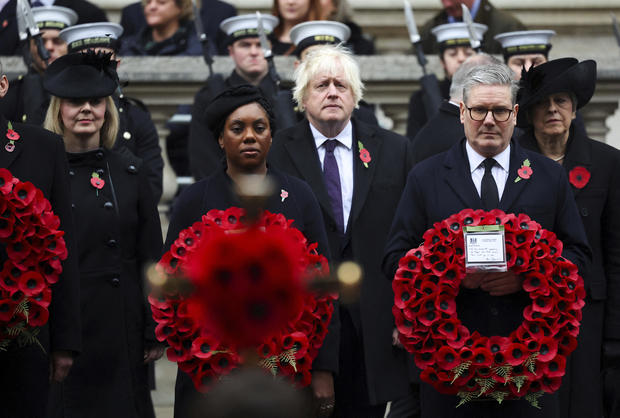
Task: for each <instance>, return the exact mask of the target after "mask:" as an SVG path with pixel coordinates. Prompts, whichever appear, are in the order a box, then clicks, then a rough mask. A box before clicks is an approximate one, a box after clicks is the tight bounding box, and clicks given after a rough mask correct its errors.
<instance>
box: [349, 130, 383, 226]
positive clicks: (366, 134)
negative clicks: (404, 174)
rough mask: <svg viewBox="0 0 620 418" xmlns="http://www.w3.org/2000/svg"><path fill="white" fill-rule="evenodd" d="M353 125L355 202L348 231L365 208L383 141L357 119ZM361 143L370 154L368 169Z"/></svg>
mask: <svg viewBox="0 0 620 418" xmlns="http://www.w3.org/2000/svg"><path fill="white" fill-rule="evenodd" d="M352 123H353V143H352V144H351V149H352V151H353V201H352V203H351V214H350V215H349V222H348V224H347V225H348V226H347V229H350V227H351V225H352V224H353V223H354V222H355V220H356V219H357V217H358V216H359V214H360V212H361V211H362V208H363V207H364V203H365V202H366V198H367V197H368V191H369V190H370V185H371V183H372V179H373V178H374V175H375V167H376V166H377V164H376V162H377V161H379V159H380V153H381V141H380V140H379V138H377V136H376V135H375V131H374V129H373V128H372V127H370V126H368V125H366V124H364V123H363V122H359V121H357V120H355V119H352ZM359 142H361V143H362V145H363V147H364V148H365V149H366V150H367V151H368V153H369V154H370V162H369V163H367V164H368V167H366V166H364V163H363V162H362V160H361V158H360V147H359ZM373 160H374V161H373Z"/></svg>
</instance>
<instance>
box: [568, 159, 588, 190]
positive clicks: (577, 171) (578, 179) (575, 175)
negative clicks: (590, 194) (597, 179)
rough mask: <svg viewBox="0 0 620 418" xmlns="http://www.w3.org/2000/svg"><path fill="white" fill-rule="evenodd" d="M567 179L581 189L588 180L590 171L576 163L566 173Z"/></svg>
mask: <svg viewBox="0 0 620 418" xmlns="http://www.w3.org/2000/svg"><path fill="white" fill-rule="evenodd" d="M568 181H570V184H572V185H573V186H575V187H576V188H578V189H583V188H584V187H586V184H588V182H589V181H590V172H589V171H588V169H587V168H585V167H583V166H581V165H578V166H575V167H573V169H572V170H571V171H569V173H568Z"/></svg>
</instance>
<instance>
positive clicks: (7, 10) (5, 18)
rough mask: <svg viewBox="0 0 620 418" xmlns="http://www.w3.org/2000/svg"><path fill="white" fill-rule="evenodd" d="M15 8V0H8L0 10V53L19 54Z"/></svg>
mask: <svg viewBox="0 0 620 418" xmlns="http://www.w3.org/2000/svg"><path fill="white" fill-rule="evenodd" d="M16 8H17V0H9V2H8V3H7V4H5V5H4V7H3V8H2V10H0V55H18V54H19V34H18V33H17V16H16Z"/></svg>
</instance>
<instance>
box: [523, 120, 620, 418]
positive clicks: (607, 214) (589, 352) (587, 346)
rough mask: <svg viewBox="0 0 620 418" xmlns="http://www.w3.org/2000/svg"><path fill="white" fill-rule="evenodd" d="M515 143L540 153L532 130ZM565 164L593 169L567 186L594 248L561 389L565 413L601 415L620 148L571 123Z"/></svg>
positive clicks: (615, 301)
mask: <svg viewBox="0 0 620 418" xmlns="http://www.w3.org/2000/svg"><path fill="white" fill-rule="evenodd" d="M519 142H520V144H521V145H522V146H523V147H525V148H528V149H531V150H533V151H536V152H540V148H539V147H538V143H537V141H536V138H535V137H534V134H533V131H532V130H529V131H527V132H526V133H525V134H524V135H523V136H521V137H520V138H519ZM563 166H564V170H565V171H566V173H567V175H569V173H570V171H571V170H573V169H574V168H575V167H577V166H580V167H585V168H586V169H587V170H588V171H589V172H590V174H591V177H590V180H589V181H588V182H587V184H586V185H585V186H584V187H583V188H577V187H575V185H571V189H572V191H573V194H574V197H575V201H576V202H577V208H578V209H579V214H580V215H581V220H582V221H583V225H584V227H585V230H586V234H587V235H588V241H589V243H590V246H591V247H592V265H591V267H590V270H589V274H588V280H587V287H586V292H587V299H586V306H585V307H584V309H583V321H582V324H581V331H580V334H579V337H578V346H577V349H576V350H575V352H574V353H573V354H572V355H571V358H570V369H569V371H568V374H567V376H565V377H564V381H563V383H562V388H561V389H560V393H561V394H562V395H564V398H563V402H562V404H563V407H564V406H565V407H566V415H565V416H567V417H584V418H586V417H600V416H601V415H602V409H601V382H600V372H601V368H600V362H601V347H602V344H603V342H604V341H605V340H616V341H619V340H620V217H619V215H620V171H619V170H618V167H619V166H620V151H618V150H617V149H616V148H613V147H611V146H609V145H607V144H604V143H602V142H599V141H596V140H594V139H591V138H588V136H587V134H586V132H585V130H584V129H583V125H581V124H575V123H573V124H572V126H571V131H570V136H569V139H568V143H567V146H566V154H565V157H564V164H563ZM619 384H620V383H619ZM616 388H618V386H616Z"/></svg>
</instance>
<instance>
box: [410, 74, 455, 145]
mask: <svg viewBox="0 0 620 418" xmlns="http://www.w3.org/2000/svg"><path fill="white" fill-rule="evenodd" d="M451 83H452V82H451V81H450V79H448V78H444V79H443V80H441V81H440V82H439V83H438V84H439V93H441V98H442V99H444V100H448V99H449V98H450V84H451ZM425 95H426V92H425V91H424V90H422V89H420V90H416V91H414V92H413V93H411V97H410V98H409V111H408V113H407V131H406V135H407V138H409V139H413V138H415V136H416V135H417V134H418V132H420V129H422V127H424V125H426V123H427V122H428V120H429V115H428V112H427V111H426V108H425V107H424V96H425ZM432 117H433V116H431V118H432ZM461 136H462V135H461ZM458 138H460V136H459V137H458Z"/></svg>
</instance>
